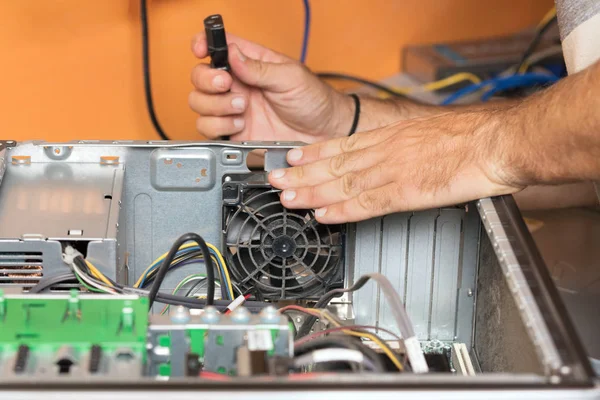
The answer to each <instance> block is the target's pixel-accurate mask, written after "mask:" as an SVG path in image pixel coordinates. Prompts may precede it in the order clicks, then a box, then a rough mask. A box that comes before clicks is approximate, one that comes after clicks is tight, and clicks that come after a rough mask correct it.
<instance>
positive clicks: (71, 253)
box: [62, 246, 84, 265]
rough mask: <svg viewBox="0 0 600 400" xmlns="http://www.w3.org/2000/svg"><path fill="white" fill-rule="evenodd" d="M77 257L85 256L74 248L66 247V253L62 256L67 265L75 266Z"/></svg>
mask: <svg viewBox="0 0 600 400" xmlns="http://www.w3.org/2000/svg"><path fill="white" fill-rule="evenodd" d="M77 257H81V258H84V257H83V254H81V253H80V252H79V251H78V250H76V249H75V248H74V247H73V246H67V247H65V252H64V253H63V254H62V259H63V261H64V262H65V264H69V265H73V264H74V263H75V261H74V260H75V258H77Z"/></svg>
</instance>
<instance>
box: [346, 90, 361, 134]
mask: <svg viewBox="0 0 600 400" xmlns="http://www.w3.org/2000/svg"><path fill="white" fill-rule="evenodd" d="M350 97H352V98H353V99H354V119H353V120H352V127H351V128H350V133H349V134H348V136H352V135H354V134H355V133H356V128H357V127H358V119H359V118H360V99H359V98H358V95H357V94H356V93H351V94H350Z"/></svg>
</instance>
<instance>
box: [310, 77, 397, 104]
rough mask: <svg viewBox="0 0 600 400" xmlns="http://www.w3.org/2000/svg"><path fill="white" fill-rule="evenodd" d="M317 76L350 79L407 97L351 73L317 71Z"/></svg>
mask: <svg viewBox="0 0 600 400" xmlns="http://www.w3.org/2000/svg"><path fill="white" fill-rule="evenodd" d="M317 76H318V77H319V78H321V79H337V80H343V81H352V82H357V83H360V84H363V85H366V86H370V87H372V88H373V89H377V90H380V91H382V92H386V93H388V94H391V95H392V96H395V97H400V98H407V97H406V95H404V94H402V93H400V92H396V91H395V90H394V89H392V88H390V87H388V86H385V85H382V84H380V83H377V82H373V81H370V80H368V79H364V78H361V77H358V76H353V75H347V74H341V73H338V72H321V73H318V74H317Z"/></svg>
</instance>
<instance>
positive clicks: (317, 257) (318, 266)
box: [302, 249, 339, 279]
mask: <svg viewBox="0 0 600 400" xmlns="http://www.w3.org/2000/svg"><path fill="white" fill-rule="evenodd" d="M315 250H316V249H315ZM338 260H339V257H337V256H336V255H334V254H333V252H332V253H331V254H329V253H328V254H316V253H315V252H313V251H310V250H309V251H308V252H307V253H306V255H305V256H304V258H303V259H302V262H303V264H304V265H306V267H307V269H310V270H311V271H312V272H314V274H315V275H318V276H319V277H321V278H323V279H324V278H325V277H326V276H328V275H329V274H330V273H331V272H332V270H334V269H335V268H334V267H335V265H337V262H338Z"/></svg>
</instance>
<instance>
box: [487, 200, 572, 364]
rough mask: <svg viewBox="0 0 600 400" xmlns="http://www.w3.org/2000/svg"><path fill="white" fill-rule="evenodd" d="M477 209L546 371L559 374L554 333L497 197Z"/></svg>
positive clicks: (558, 359) (559, 358)
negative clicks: (494, 200)
mask: <svg viewBox="0 0 600 400" xmlns="http://www.w3.org/2000/svg"><path fill="white" fill-rule="evenodd" d="M477 209H478V210H479V213H480V214H481V219H482V221H483V224H484V226H485V228H486V230H487V232H488V235H489V238H490V241H491V242H492V246H493V248H494V251H495V252H496V256H497V258H498V261H499V263H500V266H501V267H502V271H503V273H504V276H505V278H506V283H507V284H508V288H509V289H510V292H511V294H512V296H513V298H514V301H515V304H516V306H517V309H518V310H519V313H520V314H521V319H522V321H523V323H524V325H525V327H526V328H527V332H528V333H529V335H530V337H531V341H532V343H533V345H534V347H535V349H536V350H537V352H538V355H539V358H540V360H541V362H542V365H543V366H544V368H545V369H546V371H545V373H546V374H549V373H559V368H560V367H561V365H562V360H561V357H560V354H559V353H558V350H557V349H556V346H555V345H554V342H553V341H552V339H551V333H550V332H549V330H548V327H547V326H546V324H545V323H544V320H543V318H542V315H541V312H540V309H539V307H538V305H537V303H536V302H535V299H534V298H533V294H532V293H531V289H530V288H529V286H528V285H527V283H526V279H525V276H524V275H523V271H522V270H521V265H520V263H519V261H518V259H517V257H518V254H515V251H514V250H513V247H512V245H511V240H514V238H512V237H510V236H508V235H507V234H506V231H505V229H504V226H503V222H502V218H501V217H500V215H498V212H497V211H496V208H495V207H494V202H493V199H490V198H487V199H481V200H479V201H478V202H477Z"/></svg>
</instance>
